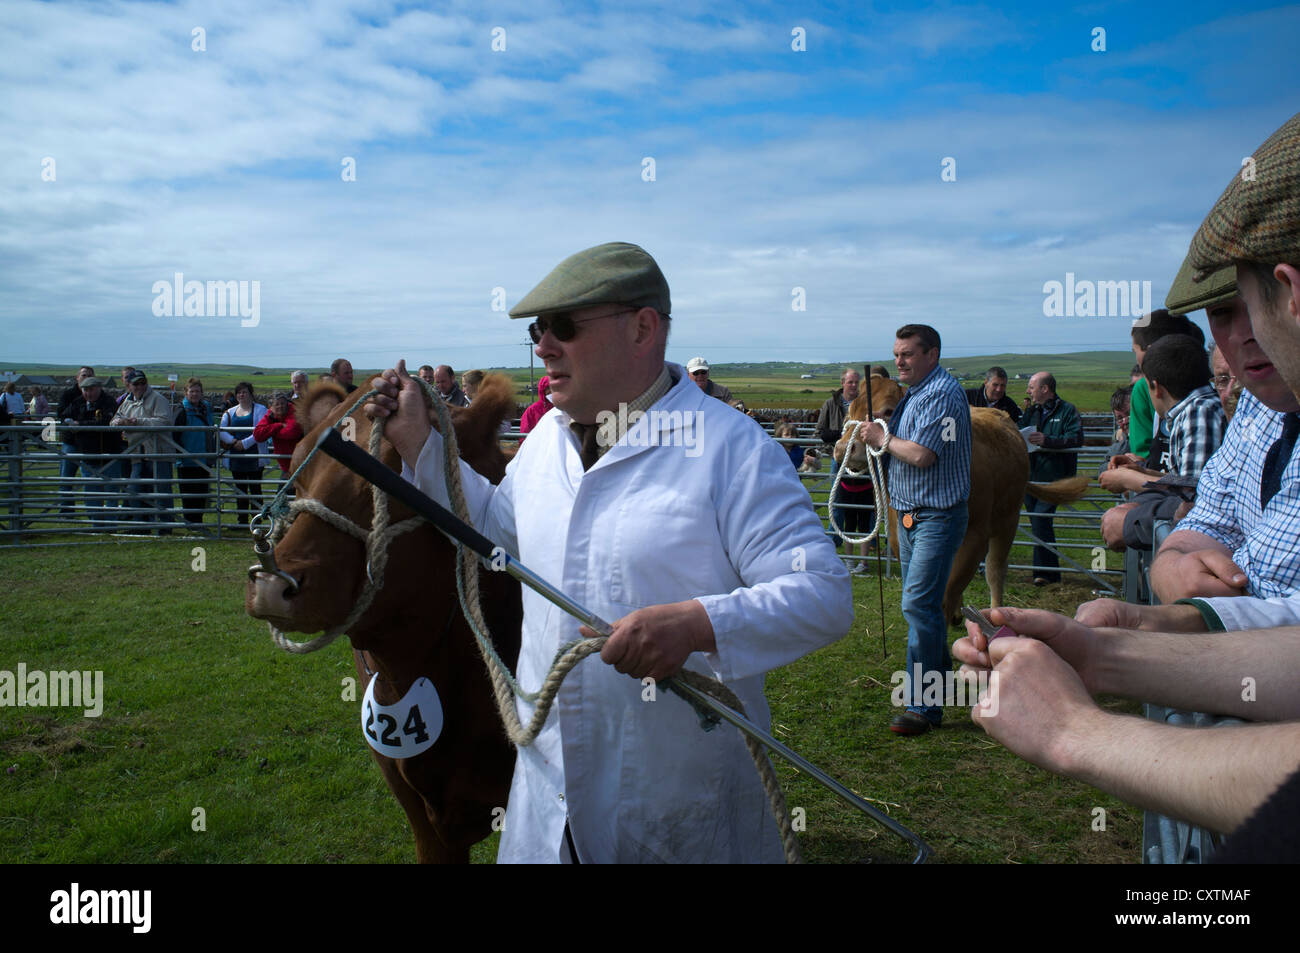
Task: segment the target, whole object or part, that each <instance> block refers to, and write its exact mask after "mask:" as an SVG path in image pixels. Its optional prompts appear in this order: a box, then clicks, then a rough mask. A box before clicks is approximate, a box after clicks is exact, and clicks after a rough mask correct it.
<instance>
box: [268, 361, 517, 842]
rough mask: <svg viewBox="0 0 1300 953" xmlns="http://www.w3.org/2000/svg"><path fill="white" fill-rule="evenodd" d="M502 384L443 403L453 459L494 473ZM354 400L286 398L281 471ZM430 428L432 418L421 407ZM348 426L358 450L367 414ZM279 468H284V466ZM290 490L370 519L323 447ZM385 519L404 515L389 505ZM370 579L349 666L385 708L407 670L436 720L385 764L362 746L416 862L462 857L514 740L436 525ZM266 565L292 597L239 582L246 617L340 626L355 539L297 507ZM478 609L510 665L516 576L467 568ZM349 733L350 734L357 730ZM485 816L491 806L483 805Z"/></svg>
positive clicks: (405, 682)
mask: <svg viewBox="0 0 1300 953" xmlns="http://www.w3.org/2000/svg"><path fill="white" fill-rule="evenodd" d="M512 389H513V388H512V386H511V384H510V382H509V381H508V380H507V379H506V378H504V377H501V376H499V375H493V376H491V377H489V378H487V379H486V380H485V381H484V382H483V384H482V386H481V388H480V389H479V391H478V395H477V397H476V398H475V400H474V403H473V404H472V405H471V406H470V407H468V408H465V409H461V408H452V409H451V413H452V418H453V423H454V425H455V428H456V437H457V439H458V441H459V442H460V447H461V455H462V457H463V458H464V459H465V461H466V462H467V463H469V464H470V466H472V467H474V469H476V470H477V471H478V472H479V473H482V474H483V475H484V476H486V477H488V478H489V479H491V480H492V481H493V482H499V481H500V480H501V479H502V477H503V476H504V475H505V456H504V455H503V454H502V452H501V448H500V447H499V445H498V443H497V427H498V425H499V424H500V422H501V420H502V419H503V418H504V417H505V416H506V415H507V414H509V413H511V412H513V409H514V397H513V395H512V393H511V391H512ZM362 396H363V394H362V393H361V392H358V393H357V394H356V399H349V398H347V396H346V395H345V394H344V391H343V389H342V388H341V387H339V386H337V385H336V384H333V383H321V384H317V385H316V386H314V387H313V388H312V390H311V392H310V393H309V394H308V395H307V396H306V397H305V398H304V399H303V400H302V402H301V403H300V405H299V407H298V418H299V420H301V421H302V424H303V427H304V429H306V430H307V431H308V433H307V436H306V437H305V438H304V439H303V440H302V442H301V443H300V444H299V445H298V448H297V450H296V451H295V452H294V459H293V467H294V468H295V469H296V468H297V466H298V465H299V464H300V463H301V462H302V461H303V459H304V458H305V456H306V454H307V453H308V452H309V451H310V449H311V448H312V447H313V446H315V442H316V438H317V437H318V436H319V435H320V434H321V432H322V428H324V427H326V426H329V425H331V424H333V423H334V422H335V421H336V420H338V419H339V418H340V417H341V416H342V415H343V414H344V413H345V412H346V411H347V410H348V409H349V408H350V407H351V406H352V405H354V404H356V403H357V401H358V400H360V398H361V397H362ZM430 417H431V419H433V422H434V426H435V427H436V426H437V419H436V417H434V415H433V412H432V411H430ZM352 419H353V420H355V421H356V432H355V437H354V439H355V440H356V442H357V443H358V444H360V445H361V446H362V447H366V446H368V445H369V444H368V441H369V436H370V420H369V418H367V417H366V416H365V414H363V413H360V412H358V413H356V414H354V415H353V417H352ZM381 447H382V450H383V452H382V458H383V461H384V462H385V463H386V464H387V465H388V466H389V467H390V468H391V469H393V470H400V469H401V464H400V460H399V459H398V455H397V452H396V451H395V450H393V448H392V447H391V446H389V445H388V443H386V442H385V443H383V444H381ZM291 472H292V471H291ZM297 493H298V496H299V498H303V497H311V498H314V499H317V500H320V501H321V502H323V503H324V504H325V505H326V506H327V507H329V508H330V509H332V510H334V511H335V512H337V513H341V514H343V515H344V516H346V517H348V518H349V519H351V520H352V521H353V522H354V523H356V524H358V525H359V526H362V527H367V528H368V527H369V526H370V525H371V509H372V506H371V492H370V486H369V484H368V483H366V482H365V481H363V480H362V479H361V477H359V476H356V475H355V474H353V473H352V472H351V471H350V470H346V469H344V468H343V467H342V465H340V464H338V463H336V462H335V461H334V460H333V459H332V458H330V457H327V456H325V455H324V454H317V455H316V456H315V457H314V458H313V459H312V462H311V464H310V465H309V466H308V467H307V468H306V469H305V470H304V471H303V473H302V475H300V476H299V477H298V481H297ZM389 506H390V512H391V519H392V523H394V524H395V523H398V522H400V521H401V520H404V519H407V518H409V517H410V516H411V515H412V514H411V513H410V511H409V510H407V509H406V508H405V507H403V506H401V505H400V504H398V503H397V502H395V501H391V500H390V502H389ZM390 545H391V548H390V556H389V561H388V565H387V570H386V578H385V580H384V585H383V588H382V589H381V590H380V591H379V593H378V594H377V595H376V596H375V600H374V602H373V604H372V605H371V606H370V608H369V609H368V610H367V611H366V613H365V614H364V615H363V616H362V617H361V619H360V620H359V621H358V622H357V623H356V624H355V625H353V626H352V628H351V631H350V632H349V633H348V635H349V637H350V638H351V640H352V647H353V650H354V656H355V663H356V668H357V675H358V677H359V679H360V681H361V684H363V685H365V684H368V683H369V679H370V675H369V672H368V671H367V669H369V671H373V672H375V673H376V678H377V679H378V681H377V682H376V683H375V701H376V702H378V703H379V704H380V705H393V704H395V703H397V702H398V701H399V700H401V699H402V697H403V696H404V695H405V694H406V692H407V691H408V689H410V687H411V686H412V684H413V683H414V682H415V681H416V679H418V678H420V677H421V676H423V677H425V678H428V679H429V680H430V681H431V682H432V683H433V685H434V687H435V688H436V689H437V693H438V696H439V700H440V702H441V705H442V712H443V716H444V724H443V728H442V733H441V734H440V735H439V736H438V737H437V740H436V741H435V742H434V744H433V746H432V747H430V748H428V749H427V750H425V751H423V752H421V753H420V754H418V755H415V756H414V757H409V758H404V759H402V760H394V759H392V758H389V757H387V756H385V755H381V754H379V753H378V752H375V751H373V749H372V754H374V756H375V760H376V761H377V762H379V767H380V770H381V771H382V772H383V775H384V779H385V780H386V781H387V782H388V786H389V788H391V789H392V791H393V794H394V795H396V797H397V799H398V801H400V802H401V805H402V808H403V809H404V810H405V811H406V816H407V819H408V820H409V821H410V824H411V830H412V831H413V832H414V834H415V849H416V857H417V858H418V859H419V860H420V862H421V863H431V862H434V863H465V862H467V861H468V860H469V848H470V846H471V845H472V844H474V843H476V842H478V841H480V840H482V839H483V838H484V837H486V836H487V835H488V833H489V832H490V831H491V829H492V824H493V821H494V820H495V819H496V818H499V817H501V816H502V815H503V814H504V809H505V806H506V798H507V795H508V793H509V790H510V778H511V775H512V773H513V770H514V749H513V748H512V747H511V745H510V743H509V742H508V741H507V740H506V736H505V732H504V730H503V729H502V727H501V722H500V718H499V717H498V715H497V711H496V705H495V703H494V701H493V697H492V690H491V687H490V684H489V682H488V677H487V673H486V670H485V668H484V665H483V661H482V659H481V658H480V656H479V653H478V649H477V647H476V646H475V644H474V637H473V635H472V633H471V632H470V629H469V626H468V624H467V623H466V622H465V619H464V616H463V614H462V613H461V609H460V605H459V602H458V600H457V597H456V582H455V576H454V571H455V564H454V558H455V550H454V548H453V547H452V545H451V543H449V542H448V541H447V540H446V539H445V538H444V537H443V536H442V535H441V534H440V533H438V531H437V530H435V529H433V527H431V526H427V525H426V526H421V527H419V528H418V529H415V530H413V531H412V532H409V533H406V534H404V535H400V536H397V537H395V538H394V539H393V540H392V542H391V544H390ZM275 559H276V562H277V563H278V565H279V567H280V569H282V570H284V571H285V572H287V573H288V574H289V575H291V576H292V577H293V578H294V579H295V580H297V581H298V584H299V587H300V588H299V591H298V593H297V594H296V595H294V594H291V593H289V592H288V591H287V587H286V585H285V584H284V583H283V582H282V581H281V580H279V579H276V578H274V577H271V576H265V575H263V576H259V577H258V578H257V580H256V582H253V581H250V582H249V584H248V590H247V595H246V600H245V602H246V608H247V610H248V613H249V615H252V616H255V617H256V618H259V619H266V620H268V621H269V622H271V623H272V624H274V625H275V626H277V627H278V628H280V629H282V630H285V631H291V632H319V631H321V630H325V629H330V628H333V627H334V626H337V625H339V624H341V623H342V622H343V621H344V619H345V618H346V617H347V615H348V613H349V612H350V611H351V609H352V607H353V605H355V603H356V600H357V596H358V594H359V593H360V591H361V589H362V586H363V584H364V583H365V581H366V569H367V567H366V555H365V551H364V548H363V544H362V541H361V540H359V539H356V538H354V537H352V536H350V535H348V534H346V533H344V532H342V531H340V530H338V529H335V528H334V527H332V526H330V525H328V524H327V523H325V522H323V521H322V520H321V519H319V518H317V517H316V516H315V515H314V514H312V513H309V512H304V513H301V514H299V516H298V517H297V519H296V520H295V521H294V523H293V526H292V527H291V528H290V529H289V531H288V532H287V533H286V534H285V536H284V538H283V539H281V540H280V542H279V543H278V544H277V545H276V547H275ZM480 581H481V588H482V593H483V599H482V604H483V609H484V613H485V615H486V616H487V620H488V624H489V626H490V628H491V631H492V633H493V636H494V638H495V640H496V643H497V651H498V653H499V654H500V656H501V657H502V659H503V660H504V661H505V662H506V664H507V665H509V666H510V667H511V668H512V669H513V668H514V665H515V662H516V660H517V658H518V654H519V631H520V623H521V621H522V619H523V609H522V605H521V603H520V598H519V584H518V583H517V582H516V581H515V580H514V579H512V578H511V577H509V576H508V575H506V574H505V573H493V572H485V573H482V574H481V575H480ZM358 740H361V739H358ZM494 812H495V813H494Z"/></svg>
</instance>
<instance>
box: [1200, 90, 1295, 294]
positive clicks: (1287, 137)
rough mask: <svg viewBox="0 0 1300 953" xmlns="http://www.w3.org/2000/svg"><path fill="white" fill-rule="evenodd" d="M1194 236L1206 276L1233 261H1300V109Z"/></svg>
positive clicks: (1202, 273) (1202, 276)
mask: <svg viewBox="0 0 1300 953" xmlns="http://www.w3.org/2000/svg"><path fill="white" fill-rule="evenodd" d="M1252 159H1253V161H1252V162H1249V163H1247V164H1245V165H1243V166H1242V169H1241V171H1240V172H1239V173H1237V174H1236V175H1234V176H1233V177H1232V181H1231V182H1230V183H1229V184H1228V187H1227V188H1226V189H1224V191H1223V194H1222V195H1221V196H1219V201H1217V202H1215V203H1214V208H1212V209H1210V214H1209V215H1207V216H1206V217H1205V221H1203V222H1202V223H1201V227H1200V228H1199V229H1197V230H1196V234H1195V235H1194V236H1193V237H1192V245H1191V248H1189V249H1188V250H1187V257H1188V259H1189V260H1190V261H1191V263H1192V267H1193V268H1195V269H1196V274H1195V275H1194V276H1193V279H1194V280H1196V281H1198V282H1199V281H1204V280H1205V279H1206V278H1208V277H1209V276H1210V274H1211V273H1213V272H1216V271H1218V270H1219V269H1220V268H1223V267H1225V266H1227V265H1230V264H1232V263H1233V262H1234V261H1261V262H1265V263H1267V264H1273V263H1275V262H1287V263H1289V264H1291V263H1296V262H1300V113H1297V114H1296V115H1294V116H1292V117H1291V118H1290V119H1288V120H1287V121H1286V123H1285V125H1283V126H1282V128H1281V129H1279V130H1278V131H1277V132H1275V133H1273V135H1271V136H1269V137H1268V139H1267V140H1266V141H1265V142H1264V144H1263V145H1262V146H1260V147H1259V148H1258V149H1256V150H1255V154H1254V156H1253V157H1252Z"/></svg>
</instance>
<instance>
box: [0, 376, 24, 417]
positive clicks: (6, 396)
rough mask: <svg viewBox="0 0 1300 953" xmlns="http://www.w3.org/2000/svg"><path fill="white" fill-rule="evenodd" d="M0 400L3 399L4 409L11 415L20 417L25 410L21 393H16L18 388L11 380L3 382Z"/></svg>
mask: <svg viewBox="0 0 1300 953" xmlns="http://www.w3.org/2000/svg"><path fill="white" fill-rule="evenodd" d="M0 400H3V401H4V405H5V409H6V410H7V411H9V414H10V416H11V417H15V418H17V417H21V416H22V415H23V414H24V413H26V411H27V405H26V404H25V403H23V395H22V394H20V393H18V388H17V386H16V385H15V384H14V382H13V381H10V382H9V383H8V384H5V389H4V393H3V394H0Z"/></svg>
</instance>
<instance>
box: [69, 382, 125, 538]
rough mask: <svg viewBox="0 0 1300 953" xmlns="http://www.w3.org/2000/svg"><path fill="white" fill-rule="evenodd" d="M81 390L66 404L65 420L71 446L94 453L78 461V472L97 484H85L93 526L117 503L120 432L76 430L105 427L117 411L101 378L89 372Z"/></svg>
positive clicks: (100, 523) (86, 502)
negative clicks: (116, 487) (97, 481)
mask: <svg viewBox="0 0 1300 953" xmlns="http://www.w3.org/2000/svg"><path fill="white" fill-rule="evenodd" d="M80 390H81V394H80V396H78V397H77V398H76V399H75V400H73V401H72V403H70V404H69V405H68V409H67V417H66V418H65V421H64V422H65V423H66V424H68V425H70V426H71V428H72V429H71V431H70V432H71V434H72V440H73V444H74V447H73V450H74V452H75V453H79V454H83V455H92V454H93V455H95V456H93V457H91V458H90V459H82V460H81V461H80V464H79V465H80V467H81V475H82V476H83V477H86V478H87V479H89V480H99V481H100V482H99V484H98V485H95V484H87V486H86V490H85V493H86V497H85V509H86V511H87V512H88V513H89V514H90V519H91V521H92V523H94V525H95V526H96V528H103V527H104V526H105V525H106V524H105V523H104V522H103V521H102V520H101V519H100V515H101V514H102V513H103V511H104V509H105V508H108V507H112V506H115V505H116V504H117V502H118V501H117V497H116V489H115V481H116V480H117V478H118V477H119V475H120V474H121V472H122V471H121V464H122V461H121V460H120V459H119V457H118V454H120V453H121V452H122V436H121V434H118V433H114V432H112V431H110V430H94V431H90V430H78V429H77V427H78V426H85V427H108V426H109V425H110V423H111V422H112V420H113V416H114V414H116V413H117V405H116V404H114V403H113V398H111V397H109V396H108V394H107V393H106V392H105V391H104V386H103V381H101V380H100V379H99V378H98V377H95V376H93V375H92V376H90V377H84V378H82V379H81V385H80Z"/></svg>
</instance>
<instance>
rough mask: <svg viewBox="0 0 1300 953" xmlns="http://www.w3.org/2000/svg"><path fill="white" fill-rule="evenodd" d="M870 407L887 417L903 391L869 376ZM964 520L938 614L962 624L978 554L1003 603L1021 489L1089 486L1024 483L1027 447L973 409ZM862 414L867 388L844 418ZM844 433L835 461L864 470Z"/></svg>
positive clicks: (1084, 485) (1084, 482) (1078, 481)
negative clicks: (846, 455)
mask: <svg viewBox="0 0 1300 953" xmlns="http://www.w3.org/2000/svg"><path fill="white" fill-rule="evenodd" d="M869 383H870V386H871V402H872V410H873V411H874V412H875V415H876V416H877V417H881V418H884V419H885V420H886V421H888V420H889V419H890V418H891V417H892V415H893V412H894V408H895V407H897V406H898V404H899V402H900V401H901V400H902V399H903V389H902V388H901V387H900V386H899V385H898V384H897V383H895V382H894V381H892V380H889V379H887V378H883V377H872V378H871V379H870V382H869ZM970 416H971V467H970V499H969V501H968V502H967V505H966V506H967V513H968V514H969V522H968V523H967V526H966V536H965V538H964V539H963V540H962V542H961V546H959V547H958V548H957V554H956V556H954V557H953V561H952V570H951V571H950V572H949V574H948V585H947V588H946V589H945V590H944V596H943V613H944V617H945V618H946V619H947V620H948V622H949V624H950V625H959V624H961V605H962V601H961V600H962V595H963V593H965V592H966V587H967V586H968V585H970V581H971V579H972V578H974V576H975V570H976V569H978V568H979V564H980V560H981V559H983V560H984V579H985V581H986V582H987V583H988V586H989V599H990V603H991V605H993V606H1000V605H1002V595H1003V586H1004V584H1005V582H1006V575H1007V557H1008V555H1009V554H1010V552H1011V544H1012V542H1013V541H1014V540H1015V538H1016V527H1017V526H1018V525H1019V523H1020V510H1021V507H1022V505H1023V503H1024V498H1025V493H1029V494H1030V495H1031V496H1033V497H1036V498H1037V499H1040V500H1045V501H1047V502H1048V503H1069V502H1072V501H1073V500H1077V499H1079V498H1080V497H1081V496H1083V494H1084V493H1086V492H1087V490H1088V478H1087V477H1086V476H1073V477H1067V478H1065V479H1063V480H1057V481H1056V482H1054V483H1030V482H1029V451H1028V450H1027V449H1026V448H1025V439H1024V437H1023V436H1021V433H1020V431H1019V430H1017V429H1016V425H1015V424H1014V423H1012V422H1011V418H1010V417H1008V416H1007V415H1006V414H1004V413H1003V412H1002V411H1000V410H993V409H991V408H987V407H972V408H971V409H970ZM866 418H867V397H866V394H861V395H859V396H858V397H857V398H856V399H855V400H854V401H853V403H851V404H850V405H849V412H848V418H847V419H849V420H865V419H866ZM849 443H850V438H849V437H848V436H847V432H846V434H845V435H844V436H841V437H840V440H839V442H838V443H837V444H836V445H835V460H836V462H837V464H838V461H840V460H842V459H844V453H845V450H846V448H847V449H848V453H849V466H850V467H852V468H853V469H855V470H862V469H865V468H866V459H867V458H866V451H865V448H864V445H863V443H862V440H861V439H859V438H858V437H857V434H856V433H855V434H854V436H853V439H852V446H849ZM897 518H898V514H897V513H896V512H895V511H894V509H893V508H892V507H891V508H890V510H889V540H890V549H891V550H892V551H893V553H894V555H898V522H897Z"/></svg>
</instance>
